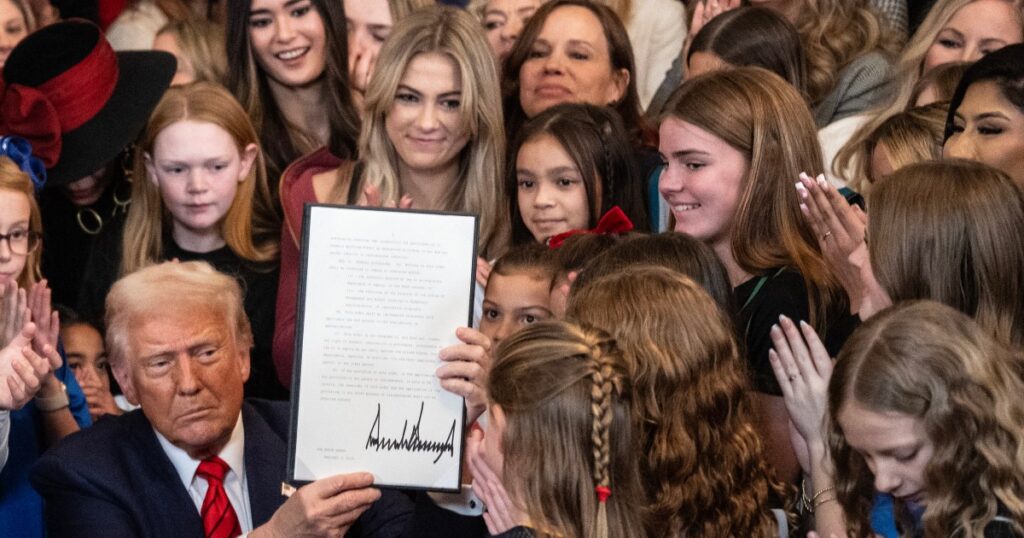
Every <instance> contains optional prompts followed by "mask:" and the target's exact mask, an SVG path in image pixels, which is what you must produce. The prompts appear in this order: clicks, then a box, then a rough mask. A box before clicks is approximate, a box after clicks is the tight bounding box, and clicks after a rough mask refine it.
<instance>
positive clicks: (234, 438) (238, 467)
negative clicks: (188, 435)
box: [153, 413, 252, 535]
mask: <svg viewBox="0 0 1024 538" xmlns="http://www.w3.org/2000/svg"><path fill="white" fill-rule="evenodd" d="M153 432H154V433H156V438H157V440H158V441H160V446H161V447H162V448H163V449H164V453H165V454H167V458H168V459H170V460H171V464H172V465H174V470H176V471H178V477H179V478H180V479H181V483H182V485H184V486H185V489H186V490H188V494H189V496H191V497H192V502H194V503H195V505H196V511H197V512H201V511H202V508H203V499H205V498H206V490H207V489H209V484H207V482H206V479H205V478H203V477H201V476H196V470H198V469H199V463H200V460H195V459H192V457H191V456H189V455H188V453H187V452H185V451H184V450H182V449H180V448H178V447H176V446H174V445H172V444H171V442H170V441H168V440H167V438H166V437H164V436H163V435H160V432H158V431H156V429H154V430H153ZM217 455H218V456H220V459H222V460H224V463H227V464H228V467H229V469H228V472H227V475H226V476H225V477H224V490H225V491H226V492H227V494H228V501H230V502H231V507H232V508H234V509H235V514H236V515H237V516H238V525H239V527H241V529H242V534H243V535H245V534H246V533H249V532H251V531H252V512H251V511H250V509H249V487H248V484H247V482H246V479H245V430H244V429H243V428H242V414H241V413H239V414H238V422H236V423H235V429H234V430H232V431H231V439H229V440H228V443H227V444H226V445H224V448H223V449H221V451H220V453H219V454H217Z"/></svg>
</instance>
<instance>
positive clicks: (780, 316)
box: [779, 314, 789, 322]
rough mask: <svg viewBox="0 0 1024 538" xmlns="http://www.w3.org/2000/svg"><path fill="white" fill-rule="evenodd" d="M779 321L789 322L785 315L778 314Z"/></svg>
mask: <svg viewBox="0 0 1024 538" xmlns="http://www.w3.org/2000/svg"><path fill="white" fill-rule="evenodd" d="M779 321H781V322H787V321H789V318H787V317H786V315H785V314H779Z"/></svg>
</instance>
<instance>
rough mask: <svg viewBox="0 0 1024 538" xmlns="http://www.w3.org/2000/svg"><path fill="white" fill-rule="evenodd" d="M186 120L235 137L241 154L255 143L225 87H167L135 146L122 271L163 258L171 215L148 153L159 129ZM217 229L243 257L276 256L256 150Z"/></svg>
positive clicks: (275, 233) (275, 225) (273, 217)
mask: <svg viewBox="0 0 1024 538" xmlns="http://www.w3.org/2000/svg"><path fill="white" fill-rule="evenodd" d="M185 120H190V121H199V122H206V123H212V124H214V125H216V126H218V127H220V128H221V129H223V130H224V131H226V132H227V133H228V134H229V135H231V138H232V139H234V141H235V144H236V145H237V147H238V151H239V153H241V152H242V151H243V150H244V148H245V147H246V146H248V145H249V144H257V145H258V144H259V137H258V136H257V135H256V130H255V129H253V126H252V123H250V122H249V116H247V115H246V114H245V110H243V109H242V106H241V105H239V104H238V101H235V98H234V97H232V96H231V94H229V93H228V92H227V90H225V89H224V88H223V87H221V86H218V85H215V84H210V83H206V82H198V83H195V84H189V85H187V86H182V87H178V88H171V89H169V90H167V93H166V94H164V97H163V99H161V100H160V103H158V104H157V105H156V108H155V109H154V110H153V114H152V115H151V116H150V117H149V123H148V124H147V125H146V129H145V131H144V132H143V134H142V139H141V140H140V141H139V144H138V147H137V149H136V154H135V171H134V177H135V178H137V179H136V180H135V181H133V182H132V205H131V208H130V209H129V210H128V217H127V219H126V221H125V228H124V238H123V239H122V252H121V271H120V274H121V275H126V274H129V273H132V272H135V271H137V270H138V269H141V268H143V267H145V266H147V265H151V264H153V263H155V262H158V261H161V260H163V253H164V245H163V237H164V231H165V230H166V229H167V228H166V227H167V226H169V225H170V218H171V217H170V214H169V213H168V211H167V210H166V209H165V208H164V205H163V199H162V198H161V197H160V190H159V188H158V187H157V186H156V185H154V184H153V182H151V181H148V180H147V179H146V178H147V175H146V174H147V172H146V155H152V152H153V145H154V143H155V142H156V137H157V135H159V134H160V132H161V131H163V130H164V129H166V128H167V127H169V126H171V125H172V124H174V123H177V122H179V121H185ZM220 230H221V235H222V236H223V237H224V242H225V243H227V245H228V247H229V248H230V249H231V251H232V252H234V253H235V254H236V255H237V256H238V257H240V258H242V259H244V260H248V261H251V262H268V261H272V260H274V259H276V258H277V254H278V241H279V239H280V238H279V236H280V222H279V221H278V218H277V213H276V211H275V210H274V207H273V202H271V198H270V190H269V187H268V186H267V174H266V170H265V168H264V163H263V156H262V153H257V156H256V160H255V161H254V162H253V164H252V167H251V169H250V171H249V176H248V177H246V178H245V181H242V182H241V183H240V184H239V186H238V191H237V192H236V193H235V199H234V200H233V201H232V202H231V207H230V208H228V212H227V214H226V215H225V216H224V218H223V219H222V220H221V223H220Z"/></svg>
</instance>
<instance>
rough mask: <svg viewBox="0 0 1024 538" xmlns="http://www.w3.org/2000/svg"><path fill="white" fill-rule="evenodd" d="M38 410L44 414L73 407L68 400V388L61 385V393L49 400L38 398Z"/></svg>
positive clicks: (36, 400) (36, 399)
mask: <svg viewBox="0 0 1024 538" xmlns="http://www.w3.org/2000/svg"><path fill="white" fill-rule="evenodd" d="M35 402H36V409H38V410H40V411H43V412H50V411H57V410H60V409H64V408H65V407H70V406H71V401H70V400H69V399H68V387H67V385H65V384H64V383H61V384H60V392H59V393H57V394H56V395H55V396H50V397H48V398H40V397H38V396H36V398H35Z"/></svg>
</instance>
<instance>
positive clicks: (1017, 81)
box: [946, 43, 1024, 140]
mask: <svg viewBox="0 0 1024 538" xmlns="http://www.w3.org/2000/svg"><path fill="white" fill-rule="evenodd" d="M986 81H992V82H995V83H996V85H998V86H999V93H1001V94H1002V95H1003V97H1005V98H1006V100H1007V101H1009V102H1010V103H1013V106H1015V107H1017V108H1018V109H1020V110H1021V111H1022V112H1024V43H1018V44H1015V45H1007V46H1005V47H1003V48H1001V49H999V50H997V51H995V52H993V53H991V54H986V55H985V56H983V57H982V58H981V59H980V60H978V61H977V62H975V64H974V65H972V66H970V67H969V68H967V71H966V72H965V73H964V76H963V78H961V79H960V84H959V85H957V87H956V92H954V93H953V99H951V100H950V101H949V114H948V115H947V116H946V139H947V140H948V139H949V137H950V136H952V134H953V119H954V118H955V117H956V111H957V109H958V108H960V103H962V102H963V101H964V96H965V95H967V89H968V88H970V87H971V84H974V83H976V82H986Z"/></svg>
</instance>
